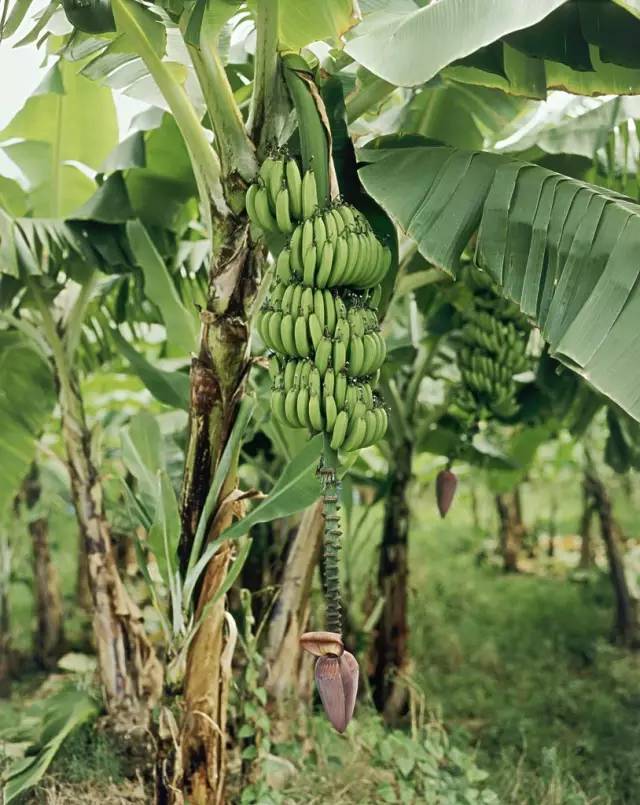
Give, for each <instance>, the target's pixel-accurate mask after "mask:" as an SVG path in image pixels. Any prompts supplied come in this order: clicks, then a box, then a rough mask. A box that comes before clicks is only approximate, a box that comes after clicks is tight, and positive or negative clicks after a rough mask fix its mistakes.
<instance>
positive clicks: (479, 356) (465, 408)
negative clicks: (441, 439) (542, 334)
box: [453, 266, 530, 429]
mask: <svg viewBox="0 0 640 805" xmlns="http://www.w3.org/2000/svg"><path fill="white" fill-rule="evenodd" d="M464 280H465V282H466V283H467V285H469V286H470V287H471V288H472V290H473V292H474V304H473V308H472V309H470V310H468V311H465V313H464V316H465V322H464V325H463V327H462V332H461V341H462V345H461V347H460V349H459V350H458V367H459V369H460V375H461V383H460V385H459V387H458V390H457V393H456V395H455V397H454V410H453V413H454V414H455V415H456V416H457V417H458V418H459V419H461V420H463V421H465V422H467V423H468V424H470V425H471V426H472V428H473V429H475V428H477V424H478V422H479V421H480V420H482V419H498V420H505V419H507V420H508V419H511V418H512V417H514V416H515V415H516V414H517V413H518V410H519V407H520V406H519V404H518V401H517V392H518V383H517V381H516V380H515V379H514V378H515V376H516V375H518V374H520V373H521V372H524V371H526V370H527V369H528V368H529V367H530V361H529V358H528V357H527V354H526V349H527V342H528V336H529V330H530V327H529V325H528V323H527V320H526V318H525V317H524V316H523V315H522V314H521V313H520V311H519V310H518V308H517V306H516V305H515V304H514V303H513V302H511V301H509V300H508V299H504V298H502V297H499V296H498V295H497V294H496V293H495V291H494V290H493V285H492V283H491V280H490V278H489V277H488V276H486V275H485V274H483V273H482V272H480V271H478V270H477V269H475V268H473V267H471V266H467V268H466V270H465V274H464Z"/></svg>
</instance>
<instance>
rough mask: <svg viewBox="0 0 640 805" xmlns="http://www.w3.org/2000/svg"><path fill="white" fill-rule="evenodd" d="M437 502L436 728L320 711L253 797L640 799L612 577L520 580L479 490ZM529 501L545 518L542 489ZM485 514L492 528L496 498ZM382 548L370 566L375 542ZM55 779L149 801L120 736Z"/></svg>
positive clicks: (419, 678)
mask: <svg viewBox="0 0 640 805" xmlns="http://www.w3.org/2000/svg"><path fill="white" fill-rule="evenodd" d="M427 496H428V497H427V500H426V505H425V504H424V503H423V502H422V501H423V497H422V496H421V495H420V496H417V495H416V496H414V497H413V500H414V502H415V505H416V506H417V507H418V509H419V511H417V512H414V521H413V522H414V525H413V529H412V535H411V582H410V583H411V645H412V654H413V657H414V668H413V672H412V680H411V681H412V684H413V691H414V703H415V704H416V705H417V706H420V705H424V709H425V714H426V715H425V721H426V722H428V724H427V726H426V727H425V728H417V729H415V730H414V733H413V735H411V733H410V730H405V731H404V732H393V733H391V732H389V731H385V730H384V729H383V727H382V725H381V723H380V721H379V719H378V718H377V717H376V716H375V715H374V714H373V713H372V712H371V711H370V710H369V709H368V707H367V705H366V703H362V704H360V705H359V706H358V711H357V718H356V721H355V722H354V724H353V725H352V727H350V729H349V731H348V734H347V736H344V737H341V736H338V735H336V734H335V733H333V732H332V731H331V730H330V729H328V728H327V727H326V724H325V722H324V719H323V718H322V717H321V716H317V717H314V718H313V719H312V720H311V722H310V727H309V729H310V734H309V736H308V738H307V740H306V741H305V742H304V743H299V744H297V743H295V742H292V743H291V744H289V745H281V746H277V747H276V751H278V752H279V753H280V754H282V755H284V756H285V757H286V758H288V759H289V760H291V761H292V762H293V766H292V765H291V764H290V763H284V764H283V766H281V767H276V768H275V770H272V772H273V776H274V777H275V778H276V779H279V782H278V784H277V787H278V791H277V792H276V791H271V792H269V793H265V792H264V791H263V792H262V793H260V794H259V795H258V796H257V798H254V799H250V798H248V797H247V798H246V799H245V801H247V802H249V801H252V802H255V801H257V802H260V803H262V804H263V805H267V803H315V802H317V803H320V802H324V801H326V800H327V798H332V799H333V801H336V802H341V803H361V805H368V804H369V803H372V805H374V804H375V803H378V802H411V803H413V802H415V803H419V802H427V803H434V805H436V804H437V805H463V804H464V803H472V802H478V803H481V802H486V803H489V802H493V803H495V802H502V803H514V804H516V803H517V804H518V805H587V803H589V805H635V803H637V802H638V801H640V800H639V797H638V791H640V718H639V716H640V658H638V657H637V656H633V655H630V654H628V653H625V652H623V651H620V650H618V649H615V648H614V647H612V646H611V645H610V643H609V642H608V635H609V630H610V625H611V620H612V599H611V591H610V588H609V584H608V580H607V578H606V576H604V575H602V574H597V573H596V574H594V576H593V577H591V578H588V579H586V580H583V581H581V582H579V581H576V580H572V579H571V574H570V572H569V570H570V569H569V568H567V566H566V565H565V566H561V565H559V564H558V565H556V566H555V567H553V568H546V569H545V572H544V573H543V572H542V569H543V564H542V563H540V564H537V565H536V564H534V565H533V566H532V568H531V569H532V570H533V571H535V572H532V573H526V574H520V575H509V576H505V575H504V574H502V573H501V571H500V569H499V568H498V567H496V566H495V565H493V564H491V563H490V562H488V561H486V559H485V560H482V561H479V560H478V554H479V552H480V550H481V549H482V547H483V539H484V535H480V534H477V533H474V531H473V528H472V527H471V526H470V523H469V507H468V505H467V503H468V501H466V500H465V498H464V495H463V496H462V497H461V499H460V500H459V501H458V505H457V507H456V509H455V510H454V511H453V512H452V514H451V516H450V517H449V518H447V520H446V521H445V522H441V521H439V520H436V518H435V517H433V515H432V513H431V501H430V495H429V494H428V493H427ZM526 501H527V502H528V504H529V506H530V511H532V512H533V511H535V510H536V505H537V503H536V498H535V495H534V494H531V495H530V496H529V497H528V498H527V499H526ZM485 509H486V511H484V512H483V519H484V522H485V523H486V524H487V528H488V529H489V530H491V529H492V525H491V519H490V509H489V508H487V507H486V499H485ZM575 514H576V512H575V511H574V509H571V510H568V511H567V512H564V513H563V512H562V511H561V512H560V519H561V522H560V532H561V533H569V532H570V531H571V530H572V527H573V524H574V523H575ZM625 514H627V513H626V512H625ZM628 514H629V517H628V527H627V531H628V532H629V531H630V528H631V526H632V525H633V522H634V521H633V517H632V516H631V515H632V512H629V513H628ZM563 518H564V519H563ZM368 547H369V550H368V551H364V552H363V553H362V555H361V560H362V565H364V564H366V556H367V555H372V554H373V549H374V543H372V541H369V543H368ZM69 581H70V580H69ZM25 611H26V608H25ZM23 638H24V634H23V636H22V637H21V638H20V639H21V640H22V639H23ZM22 690H27V688H20V687H19V688H18V689H17V694H18V698H17V700H14V701H13V702H12V703H0V727H1V726H2V725H3V724H5V725H6V724H8V723H11V722H12V721H13V720H14V719H15V718H16V716H17V714H18V713H19V712H20V707H21V701H20V699H21V692H22ZM429 724H430V726H429ZM441 724H443V725H444V727H445V728H446V734H444V733H442V731H441V726H440V725H441ZM276 765H277V764H276ZM480 770H484V771H486V772H487V773H488V774H487V777H486V779H485V778H484V775H483V774H482V772H481V771H480ZM54 772H55V776H54V777H53V778H51V780H50V782H49V783H48V786H49V787H48V788H47V792H48V793H46V794H45V793H44V792H43V791H41V792H39V793H38V795H37V796H36V798H35V800H33V801H37V802H48V801H51V802H56V803H58V802H60V803H62V802H65V801H71V799H73V800H74V801H77V802H85V801H86V802H90V801H95V799H96V798H99V799H101V800H102V801H103V802H104V803H105V805H106V803H111V802H114V803H115V802H140V801H144V797H145V795H144V793H141V791H140V789H139V785H138V787H137V788H136V789H135V790H133V789H132V788H131V786H132V785H133V784H132V783H130V782H126V781H125V780H124V779H123V778H122V772H121V768H120V761H119V759H118V758H117V757H115V756H114V757H111V755H110V749H109V744H108V742H106V741H105V740H102V739H99V738H96V737H95V736H93V735H92V733H91V732H90V731H89V732H87V728H83V731H82V732H80V733H79V734H78V735H77V736H76V737H73V738H71V739H70V740H69V741H68V742H67V744H66V745H65V747H64V748H63V751H62V753H61V756H60V757H59V758H58V760H57V761H56V764H55V766H54ZM109 779H110V780H111V782H109ZM69 784H72V785H71V787H69ZM65 785H66V786H67V788H65ZM487 789H491V790H492V791H493V792H495V797H493V795H492V794H490V793H489V792H488V790H487ZM125 791H126V792H127V793H125ZM52 792H53V793H52ZM98 792H100V793H99V797H98ZM54 795H55V796H54ZM149 796H150V794H148V795H147V798H148V797H149ZM46 797H49V799H47V798H46ZM56 797H57V799H56ZM65 797H66V799H65ZM149 801H151V800H149ZM234 801H235V800H234Z"/></svg>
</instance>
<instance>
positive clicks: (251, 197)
mask: <svg viewBox="0 0 640 805" xmlns="http://www.w3.org/2000/svg"><path fill="white" fill-rule="evenodd" d="M257 192H258V185H257V184H252V185H250V186H249V189H248V190H247V195H246V197H245V206H246V208H247V215H248V216H249V220H250V221H251V223H252V224H256V225H257V226H261V224H260V221H259V220H258V213H257V212H256V193H257Z"/></svg>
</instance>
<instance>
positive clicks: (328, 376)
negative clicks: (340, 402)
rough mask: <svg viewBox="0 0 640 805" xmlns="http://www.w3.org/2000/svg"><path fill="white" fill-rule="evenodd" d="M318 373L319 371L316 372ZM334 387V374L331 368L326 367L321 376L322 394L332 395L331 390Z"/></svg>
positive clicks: (324, 395)
mask: <svg viewBox="0 0 640 805" xmlns="http://www.w3.org/2000/svg"><path fill="white" fill-rule="evenodd" d="M318 374H319V372H318ZM335 387H336V375H335V372H334V371H333V369H327V371H326V372H325V373H324V377H322V396H323V397H333V391H334V389H335Z"/></svg>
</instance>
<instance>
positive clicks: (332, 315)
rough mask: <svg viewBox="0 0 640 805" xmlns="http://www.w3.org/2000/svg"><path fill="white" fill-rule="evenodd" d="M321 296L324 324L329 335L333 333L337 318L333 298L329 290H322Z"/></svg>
mask: <svg viewBox="0 0 640 805" xmlns="http://www.w3.org/2000/svg"><path fill="white" fill-rule="evenodd" d="M322 297H323V299H324V326H325V329H326V331H327V332H328V333H329V335H333V334H334V332H335V330H336V322H337V320H338V316H337V313H336V302H335V298H334V296H333V294H332V293H331V291H327V290H325V291H324V292H323V294H322Z"/></svg>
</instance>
